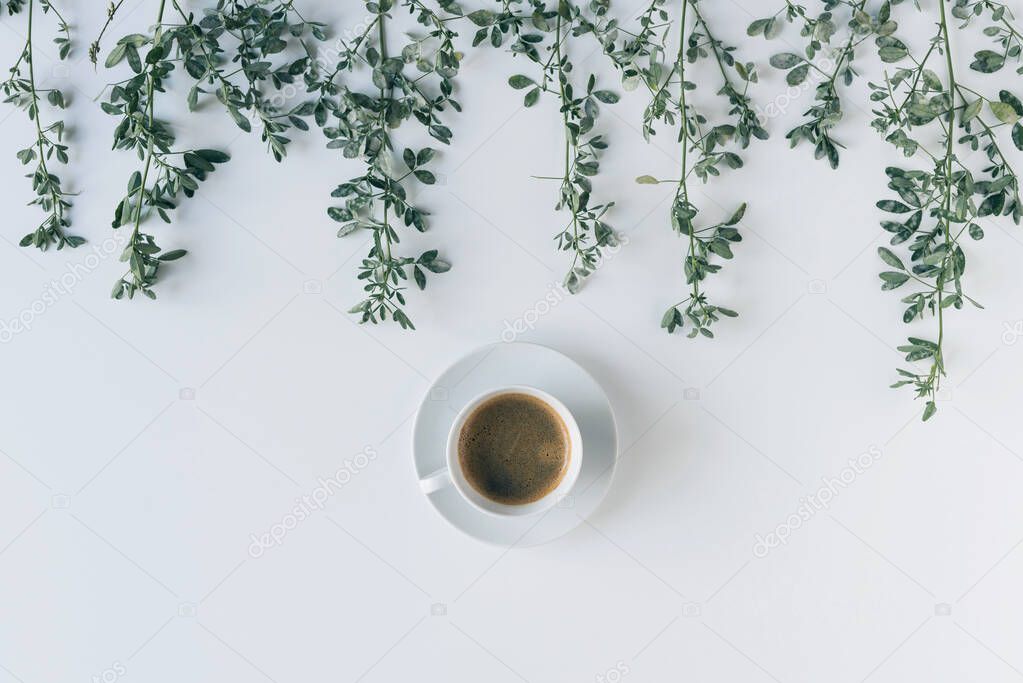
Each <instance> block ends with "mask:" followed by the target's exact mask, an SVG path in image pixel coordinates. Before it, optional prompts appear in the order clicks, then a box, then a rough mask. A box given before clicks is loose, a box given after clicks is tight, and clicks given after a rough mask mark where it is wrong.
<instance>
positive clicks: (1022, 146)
mask: <svg viewBox="0 0 1023 683" xmlns="http://www.w3.org/2000/svg"><path fill="white" fill-rule="evenodd" d="M1012 144H1014V145H1016V149H1019V150H1023V126H1021V125H1020V124H1019V122H1017V123H1016V125H1014V126H1013V127H1012Z"/></svg>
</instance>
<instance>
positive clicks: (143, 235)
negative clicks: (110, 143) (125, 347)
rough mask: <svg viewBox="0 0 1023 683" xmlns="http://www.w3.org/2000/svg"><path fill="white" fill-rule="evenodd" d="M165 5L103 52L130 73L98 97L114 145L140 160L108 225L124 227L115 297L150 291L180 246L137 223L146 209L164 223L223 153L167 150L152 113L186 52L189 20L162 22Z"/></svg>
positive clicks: (168, 142)
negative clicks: (144, 26)
mask: <svg viewBox="0 0 1023 683" xmlns="http://www.w3.org/2000/svg"><path fill="white" fill-rule="evenodd" d="M172 2H173V0H172ZM165 7H166V0H160V3H159V9H158V13H157V17H156V25H155V27H154V28H153V31H152V33H147V34H131V35H127V36H124V37H123V38H121V39H120V40H119V41H118V42H117V45H116V46H115V47H114V49H113V50H111V53H110V55H109V56H108V58H107V66H108V67H113V66H116V65H117V64H119V63H120V62H121V61H127V63H128V66H129V67H130V69H131V71H132V73H133V75H132V76H130V77H129V78H128V79H126V80H123V81H120V82H118V83H115V84H113V86H112V88H111V90H110V95H109V99H108V100H107V101H106V102H103V104H102V107H103V110H104V111H106V112H107V113H108V114H111V115H114V116H119V117H120V122H119V123H118V125H117V127H116V128H115V130H114V148H115V149H124V150H133V151H134V152H135V153H136V154H137V156H138V158H139V160H140V161H141V162H142V168H141V170H137V171H135V172H134V173H132V175H131V177H130V178H129V180H128V184H127V190H126V193H125V194H124V195H123V197H122V198H121V200H120V201H119V202H118V204H117V207H116V208H115V210H114V219H113V223H112V225H113V227H114V228H115V229H117V228H120V227H122V226H126V225H130V226H131V235H130V236H129V239H128V244H127V246H126V247H125V249H124V251H123V252H122V254H121V260H122V261H125V262H127V263H128V271H127V272H126V273H125V274H124V275H123V276H122V277H121V278H120V279H119V280H118V281H117V283H116V284H115V285H114V288H113V290H112V292H111V296H112V297H113V298H115V299H121V298H123V297H124V296H125V295H127V297H128V298H129V299H130V298H134V296H135V294H136V293H142V294H144V295H145V296H147V297H148V298H150V299H155V298H156V292H155V291H154V290H153V285H154V284H156V282H157V280H158V276H159V272H160V267H161V265H162V264H164V263H166V262H169V261H174V260H177V259H179V258H181V257H182V256H184V255H185V253H186V252H185V250H184V249H174V250H171V251H166V252H165V251H163V249H162V248H161V247H160V246H159V245H158V244H157V243H156V238H155V237H154V236H153V235H152V234H150V233H147V232H143V230H142V225H143V223H144V222H145V221H146V219H147V218H149V217H150V216H151V214H153V213H155V214H157V215H158V216H159V217H160V218H161V219H162V220H163V221H164V222H165V223H170V222H171V219H170V215H169V211H171V210H173V209H175V208H176V207H177V205H178V201H179V195H184V196H185V197H191V196H192V195H193V194H194V193H195V191H196V190H197V189H198V187H199V182H201V181H203V180H205V179H206V178H207V176H208V174H209V173H211V172H212V171H213V170H214V168H215V165H216V164H222V163H224V162H226V161H227V160H228V159H229V157H228V155H227V154H225V153H224V152H219V151H217V150H211V149H197V150H191V149H190V150H178V151H175V150H173V149H172V147H173V145H174V133H173V131H172V130H171V128H170V126H169V125H168V124H167V123H166V122H165V121H163V120H161V119H159V118H157V116H156V112H155V108H156V93H159V92H165V83H166V81H167V80H168V79H169V77H170V75H171V73H172V72H173V71H174V68H175V63H176V62H178V61H181V60H182V59H184V58H185V56H186V55H188V54H190V52H191V47H192V40H191V39H192V32H191V28H190V27H189V26H187V25H186V26H181V25H171V24H168V25H165V24H164V23H163V21H164V10H165ZM179 158H180V159H179Z"/></svg>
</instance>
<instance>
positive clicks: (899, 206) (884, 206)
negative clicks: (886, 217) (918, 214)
mask: <svg viewBox="0 0 1023 683" xmlns="http://www.w3.org/2000/svg"><path fill="white" fill-rule="evenodd" d="M876 206H877V208H879V209H881V210H882V211H887V212H888V213H909V212H910V211H912V210H913V209H911V208H910V207H908V206H906V205H905V204H903V203H902V202H897V201H895V200H892V199H882V200H881V201H879V202H877V204H876Z"/></svg>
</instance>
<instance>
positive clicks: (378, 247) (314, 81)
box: [307, 0, 461, 329]
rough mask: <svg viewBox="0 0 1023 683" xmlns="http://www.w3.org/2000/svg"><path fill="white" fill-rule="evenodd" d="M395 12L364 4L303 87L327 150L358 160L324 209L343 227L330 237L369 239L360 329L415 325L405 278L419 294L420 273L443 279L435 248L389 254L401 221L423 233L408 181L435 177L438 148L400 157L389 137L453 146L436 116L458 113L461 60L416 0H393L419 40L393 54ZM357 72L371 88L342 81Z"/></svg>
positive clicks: (447, 33)
mask: <svg viewBox="0 0 1023 683" xmlns="http://www.w3.org/2000/svg"><path fill="white" fill-rule="evenodd" d="M440 4H441V5H442V7H443V10H446V11H448V12H450V13H451V17H455V16H458V15H460V11H459V10H458V8H457V5H455V4H454V3H453V2H441V3H440ZM395 7H396V5H395V3H394V1H393V0H379V1H376V2H374V1H372V0H368V1H367V2H366V10H367V12H368V13H369V16H370V17H371V19H370V21H368V22H367V24H366V25H365V26H364V27H363V28H362V30H361V31H360V32H359V33H358V35H357V36H355V37H354V38H352V39H351V40H348V41H344V40H342V41H339V46H340V47H341V50H340V54H339V57H338V60H337V63H336V65H335V67H334V68H333V69H332V70H331V71H330V72H329V73H323V72H322V70H321V69H320V68H319V67H317V66H315V65H314V67H313V69H312V71H311V72H310V73H309V75H308V76H307V85H308V88H309V90H310V91H311V92H314V93H316V98H317V99H316V101H315V103H314V104H313V106H312V112H313V118H314V120H315V121H316V123H317V124H318V125H319V126H320V127H321V128H322V129H323V133H324V135H325V136H326V137H327V139H328V143H327V147H328V148H330V149H336V150H339V151H340V152H341V154H342V155H343V156H344V157H345V158H346V159H361V160H362V162H363V164H364V171H363V172H362V173H361V174H360V175H358V176H356V177H354V178H350V179H349V180H347V181H345V182H343V183H341V184H340V185H338V186H337V188H336V189H335V190H334V191H333V192H332V194H331V196H332V197H334V198H336V199H340V200H342V201H343V203H342V204H341V205H340V206H332V207H330V208H329V209H328V212H327V213H328V215H329V216H330V217H331V218H332V219H333V220H335V221H337V222H338V223H340V224H341V227H340V228H339V229H338V233H337V234H338V237H344V236H346V235H349V234H353V233H360V232H365V233H369V234H370V236H371V247H370V249H369V253H368V254H367V255H366V257H365V258H364V259H363V260H362V263H361V265H360V267H359V274H358V279H359V280H361V281H365V284H364V285H363V289H364V292H365V298H363V299H362V300H361V301H360V302H359V303H357V304H356V305H355V306H354V307H352V309H351V310H350V312H351V313H353V314H356V315H359V316H360V320H361V322H363V323H365V322H370V323H377V322H381V321H386V320H393V321H394V322H396V323H398V324H399V325H400V326H401V327H402V328H405V329H415V325H413V323H412V320H411V318H410V317H409V316H408V314H407V313H406V311H405V306H406V303H407V301H406V297H405V290H406V283H407V282H408V281H409V280H410V279H411V280H412V281H413V282H415V284H416V286H417V287H418V288H419V289H425V288H426V282H427V275H426V273H427V272H429V273H444V272H446V271H447V270H449V269H450V265H449V264H448V263H447V262H446V261H444V260H443V259H441V258H440V257H439V252H438V251H437V250H436V249H429V250H427V251H424V252H422V253H421V254H419V255H418V256H403V255H399V254H398V253H397V246H398V244H399V243H400V241H401V239H400V236H399V234H398V231H397V230H396V228H395V226H396V225H397V224H399V223H403V224H404V226H405V227H411V228H413V229H415V230H417V231H419V232H424V231H425V230H426V229H427V218H426V217H427V216H428V215H429V213H428V212H427V211H426V210H424V209H422V208H419V207H418V206H417V205H415V204H413V203H412V201H411V200H410V199H409V197H408V191H407V189H406V184H408V183H413V182H415V183H419V184H420V185H433V184H434V183H436V180H437V178H436V175H435V174H434V172H433V171H432V170H430V168H429V165H430V162H431V161H432V160H433V159H434V157H435V155H436V150H435V149H434V148H433V147H429V146H425V147H420V148H418V149H415V148H413V147H403V148H401V152H400V154H399V153H398V149H399V147H398V146H397V143H396V141H395V139H394V135H395V132H396V131H398V130H399V129H407V128H408V126H407V125H406V124H411V123H413V122H415V123H418V124H419V132H420V133H423V132H425V133H426V134H428V135H429V136H430V137H431V138H433V139H434V140H436V141H437V142H439V143H441V144H444V145H446V144H449V143H450V142H451V137H452V133H451V129H450V128H448V127H447V126H446V125H445V124H444V122H443V120H442V114H444V113H445V112H446V110H447V109H448V108H449V107H450V108H451V109H453V110H454V111H456V112H457V111H461V107H460V106H459V104H458V102H457V101H456V100H455V99H454V98H453V93H454V79H455V77H456V75H457V74H458V62H459V55H458V54H457V53H456V52H455V48H454V43H453V40H454V38H455V36H456V34H455V33H454V31H453V30H451V29H450V28H449V27H448V18H449V17H445V16H443V15H442V14H441V13H440V12H437V11H434V10H432V9H430V8H429V7H428V6H427V5H426V4H425V3H424V2H422V1H421V0H400V2H399V4H398V5H397V7H400V8H403V9H405V10H407V11H408V12H409V14H410V15H411V16H412V17H413V18H414V19H415V21H416V22H417V23H418V24H419V25H420V26H421V27H423V28H424V29H425V34H423V35H413V36H412V37H411V39H410V41H409V42H407V43H405V44H404V45H403V46H402V48H401V50H400V51H399V52H398V53H397V56H394V55H392V54H391V52H390V49H389V45H388V32H387V27H388V25H389V24H390V22H391V21H392V19H393V17H392V15H391V11H392V10H393V9H394V8H395ZM359 68H368V69H369V70H370V71H371V77H372V83H373V86H374V87H375V88H376V90H375V91H373V92H370V93H365V92H361V91H359V90H355V89H353V88H352V87H350V86H349V85H347V84H346V83H345V82H344V80H343V78H342V77H343V76H344V75H346V74H349V73H351V72H354V71H355V70H356V69H359ZM403 132H404V131H403ZM413 135H414V133H411V132H410V133H409V136H410V137H412V136H413Z"/></svg>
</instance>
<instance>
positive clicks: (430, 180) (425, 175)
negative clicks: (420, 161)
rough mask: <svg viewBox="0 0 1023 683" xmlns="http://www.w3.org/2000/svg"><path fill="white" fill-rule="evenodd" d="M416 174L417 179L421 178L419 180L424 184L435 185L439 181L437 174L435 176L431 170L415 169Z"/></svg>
mask: <svg viewBox="0 0 1023 683" xmlns="http://www.w3.org/2000/svg"><path fill="white" fill-rule="evenodd" d="M415 175H416V179H417V180H419V182H421V183H423V184H424V185H433V184H434V183H435V182H437V176H435V175H434V174H433V173H431V172H430V171H423V170H420V171H415Z"/></svg>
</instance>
